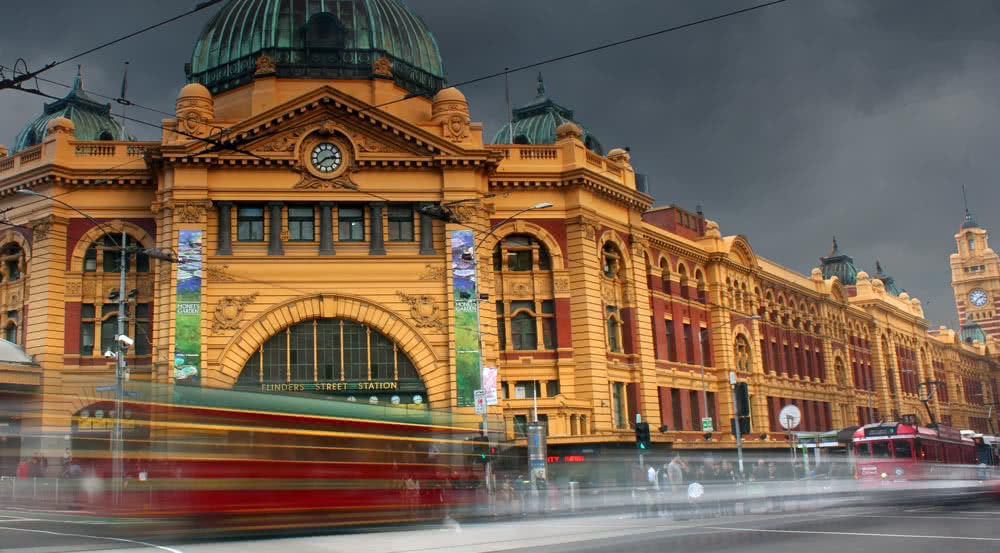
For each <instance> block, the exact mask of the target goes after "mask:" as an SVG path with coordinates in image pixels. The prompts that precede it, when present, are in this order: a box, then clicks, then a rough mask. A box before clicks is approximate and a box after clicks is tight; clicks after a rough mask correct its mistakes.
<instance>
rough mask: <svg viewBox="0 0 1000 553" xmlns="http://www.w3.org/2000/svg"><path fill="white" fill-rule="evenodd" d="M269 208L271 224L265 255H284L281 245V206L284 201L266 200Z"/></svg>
mask: <svg viewBox="0 0 1000 553" xmlns="http://www.w3.org/2000/svg"><path fill="white" fill-rule="evenodd" d="M267 206H268V207H269V208H270V209H271V217H270V219H271V225H270V231H269V232H268V240H267V255H285V250H284V248H282V247H281V208H282V207H284V206H285V203H284V202H268V203H267Z"/></svg>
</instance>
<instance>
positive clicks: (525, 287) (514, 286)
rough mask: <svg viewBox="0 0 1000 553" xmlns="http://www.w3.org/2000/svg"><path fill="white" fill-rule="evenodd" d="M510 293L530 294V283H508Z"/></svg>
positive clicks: (517, 294) (518, 294)
mask: <svg viewBox="0 0 1000 553" xmlns="http://www.w3.org/2000/svg"><path fill="white" fill-rule="evenodd" d="M510 293H511V294H512V295H515V296H530V295H532V292H531V285H529V284H528V283H527V282H512V283H511V284H510Z"/></svg>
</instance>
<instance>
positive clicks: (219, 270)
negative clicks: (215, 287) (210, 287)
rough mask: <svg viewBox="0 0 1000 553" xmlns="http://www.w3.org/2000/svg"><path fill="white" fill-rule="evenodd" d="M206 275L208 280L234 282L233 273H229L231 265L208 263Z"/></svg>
mask: <svg viewBox="0 0 1000 553" xmlns="http://www.w3.org/2000/svg"><path fill="white" fill-rule="evenodd" d="M205 276H206V277H208V280H211V281H215V282H232V281H233V280H234V279H233V275H231V274H229V265H208V266H207V267H205Z"/></svg>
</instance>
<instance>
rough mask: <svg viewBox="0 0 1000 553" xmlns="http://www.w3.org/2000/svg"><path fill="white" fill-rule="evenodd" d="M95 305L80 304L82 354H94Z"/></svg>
mask: <svg viewBox="0 0 1000 553" xmlns="http://www.w3.org/2000/svg"><path fill="white" fill-rule="evenodd" d="M95 314H96V312H95V310H94V305H93V304H90V303H85V304H82V305H80V355H94V317H95Z"/></svg>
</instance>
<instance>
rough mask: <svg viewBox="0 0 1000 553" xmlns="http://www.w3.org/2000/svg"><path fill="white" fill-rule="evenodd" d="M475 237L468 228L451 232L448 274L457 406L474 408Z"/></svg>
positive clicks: (476, 377) (476, 376)
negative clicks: (453, 338) (451, 305)
mask: <svg viewBox="0 0 1000 553" xmlns="http://www.w3.org/2000/svg"><path fill="white" fill-rule="evenodd" d="M474 240H475V237H474V234H473V232H472V231H471V230H455V231H452V232H451V274H452V286H453V288H454V291H455V292H454V293H455V298H454V301H455V366H456V375H455V378H456V381H457V388H458V406H459V407H473V406H474V399H475V398H474V394H475V391H476V390H478V389H480V386H481V382H480V379H481V375H480V373H479V371H480V367H481V366H482V365H481V362H480V352H479V298H478V297H477V294H478V290H477V288H476V265H475V257H474V255H475V253H474V252H473V249H474V248H475V242H474Z"/></svg>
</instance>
